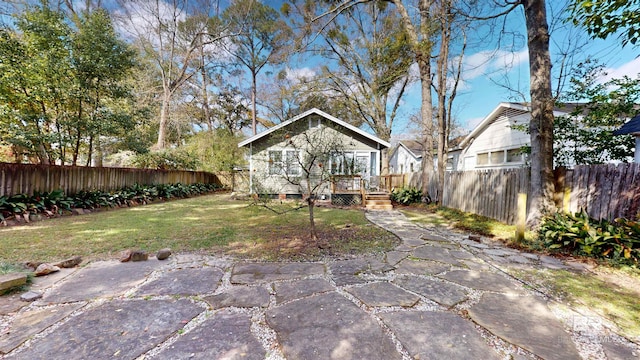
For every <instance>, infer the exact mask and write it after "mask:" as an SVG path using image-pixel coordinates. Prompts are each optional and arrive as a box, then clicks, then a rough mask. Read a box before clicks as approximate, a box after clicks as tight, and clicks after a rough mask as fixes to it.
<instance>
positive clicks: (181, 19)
mask: <svg viewBox="0 0 640 360" xmlns="http://www.w3.org/2000/svg"><path fill="white" fill-rule="evenodd" d="M120 7H121V13H120V15H121V17H120V18H121V22H122V27H123V29H126V30H127V31H128V32H129V33H130V36H131V37H132V38H133V41H134V42H135V43H136V45H138V46H139V47H140V48H141V50H142V51H143V53H144V54H145V56H147V57H148V58H150V59H152V61H153V62H154V63H155V65H156V69H157V71H158V74H159V77H160V80H161V85H162V90H161V93H160V99H161V107H160V114H159V128H158V138H157V142H156V145H155V148H157V149H163V148H165V146H166V137H167V125H168V122H169V118H170V112H171V102H172V100H173V97H174V95H175V94H176V92H177V91H178V90H179V89H180V88H181V87H182V86H183V85H184V84H185V83H186V82H187V81H188V80H189V79H191V78H192V77H193V76H195V75H196V74H198V72H199V70H200V68H201V67H202V61H198V60H199V59H198V56H200V55H201V49H202V48H203V47H204V46H207V45H212V44H214V43H216V42H219V41H220V40H222V39H224V38H226V37H229V36H231V34H230V33H228V32H227V31H226V29H224V28H223V27H222V26H220V25H219V23H216V22H212V21H209V12H211V11H212V9H213V8H214V6H213V4H211V3H209V2H206V3H201V2H190V1H189V0H171V1H166V2H165V1H159V0H155V1H154V0H130V1H124V0H120ZM187 20H190V21H189V26H188V27H186V28H187V29H188V31H185V22H186V21H187ZM199 20H201V21H199Z"/></svg>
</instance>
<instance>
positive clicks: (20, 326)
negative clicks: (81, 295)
mask: <svg viewBox="0 0 640 360" xmlns="http://www.w3.org/2000/svg"><path fill="white" fill-rule="evenodd" d="M82 306H83V304H65V305H61V306H58V307H55V308H44V309H41V308H36V309H35V310H30V311H26V312H23V313H20V314H19V315H18V316H17V318H16V319H15V320H14V322H13V324H12V326H11V331H10V332H9V333H7V334H4V333H3V334H0V354H6V353H8V352H9V351H11V350H13V349H15V348H16V347H17V346H18V345H20V344H21V343H23V342H25V341H26V340H27V339H28V338H30V337H31V336H33V335H35V334H38V333H40V332H41V331H42V330H44V329H46V328H48V327H49V326H51V325H53V324H55V323H57V322H58V321H60V320H62V319H64V318H65V317H66V316H67V315H69V314H71V313H72V312H74V311H76V310H78V309H79V308H81V307H82Z"/></svg>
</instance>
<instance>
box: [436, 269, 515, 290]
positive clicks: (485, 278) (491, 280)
mask: <svg viewBox="0 0 640 360" xmlns="http://www.w3.org/2000/svg"><path fill="white" fill-rule="evenodd" d="M438 277H440V278H443V279H446V280H449V281H452V282H454V283H457V284H460V285H464V286H466V287H470V288H472V289H476V290H485V291H499V292H516V291H517V286H516V284H515V283H514V282H513V281H511V280H509V279H507V278H506V277H504V276H502V275H499V274H496V273H492V272H488V271H473V270H452V271H449V272H448V273H446V274H443V275H438Z"/></svg>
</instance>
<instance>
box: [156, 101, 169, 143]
mask: <svg viewBox="0 0 640 360" xmlns="http://www.w3.org/2000/svg"><path fill="white" fill-rule="evenodd" d="M170 102H171V92H170V91H169V89H165V90H164V92H163V93H162V108H161V109H160V126H159V127H158V142H157V143H156V150H162V149H164V147H165V143H166V140H165V139H166V136H167V121H169V105H170Z"/></svg>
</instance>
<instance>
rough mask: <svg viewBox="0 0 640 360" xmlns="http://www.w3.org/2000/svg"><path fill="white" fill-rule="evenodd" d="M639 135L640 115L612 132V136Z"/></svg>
mask: <svg viewBox="0 0 640 360" xmlns="http://www.w3.org/2000/svg"><path fill="white" fill-rule="evenodd" d="M627 134H640V114H638V115H636V116H635V117H634V118H633V119H631V120H629V121H627V122H626V123H624V125H622V126H621V127H620V129H618V130H616V131H614V132H613V135H627Z"/></svg>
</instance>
